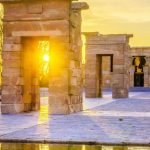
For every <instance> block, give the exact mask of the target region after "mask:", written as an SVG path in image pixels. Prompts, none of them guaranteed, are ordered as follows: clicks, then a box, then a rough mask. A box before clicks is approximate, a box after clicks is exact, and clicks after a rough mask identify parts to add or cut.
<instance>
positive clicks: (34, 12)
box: [0, 0, 87, 114]
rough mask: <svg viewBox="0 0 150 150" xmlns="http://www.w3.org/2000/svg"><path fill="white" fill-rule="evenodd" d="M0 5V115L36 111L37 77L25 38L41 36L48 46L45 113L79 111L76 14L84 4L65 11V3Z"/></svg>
mask: <svg viewBox="0 0 150 150" xmlns="http://www.w3.org/2000/svg"><path fill="white" fill-rule="evenodd" d="M0 2H2V3H3V5H4V9H5V14H4V45H3V52H2V59H3V72H2V113H19V112H23V111H31V110H38V109H39V98H40V97H39V81H38V80H39V79H38V78H39V76H38V74H36V73H34V75H33V72H34V71H33V70H34V69H31V68H32V67H30V66H31V63H30V62H31V60H32V58H33V60H34V54H33V48H32V46H33V44H34V42H32V40H31V42H30V39H34V40H36V41H38V40H42V39H43V37H44V38H46V39H48V40H49V42H50V57H51V60H50V74H49V113H50V114H68V113H71V112H76V111H80V110H82V98H81V85H82V83H81V80H80V72H81V39H80V36H81V34H80V32H81V31H80V27H81V10H82V8H85V6H86V8H87V5H84V4H83V3H81V4H78V5H74V7H73V8H71V1H70V0H61V1H60V0H55V1H53V0H47V1H42V0H38V1H32V0H31V1H16V0H13V1H11V2H10V1H9V2H8V1H7V0H3V1H2V0H1V1H0ZM25 39H27V41H29V42H28V44H26V40H25ZM34 40H33V41H34ZM30 44H31V45H30ZM25 51H26V53H25ZM32 56H33V57H32ZM28 57H29V59H27V58H28ZM25 58H26V59H25ZM33 60H32V62H33ZM34 62H35V63H34V65H36V60H35V61H34Z"/></svg>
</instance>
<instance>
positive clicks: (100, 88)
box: [96, 54, 113, 97]
mask: <svg viewBox="0 0 150 150" xmlns="http://www.w3.org/2000/svg"><path fill="white" fill-rule="evenodd" d="M96 63H97V65H96V66H97V68H96V70H97V81H96V84H97V91H96V93H97V97H103V96H104V95H108V94H112V90H111V88H112V73H113V55H111V54H103V55H97V62H96Z"/></svg>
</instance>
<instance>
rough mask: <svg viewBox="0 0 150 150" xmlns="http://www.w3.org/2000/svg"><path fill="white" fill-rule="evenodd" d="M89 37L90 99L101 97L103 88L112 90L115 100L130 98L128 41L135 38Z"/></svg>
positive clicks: (113, 36) (87, 39)
mask: <svg viewBox="0 0 150 150" xmlns="http://www.w3.org/2000/svg"><path fill="white" fill-rule="evenodd" d="M85 35H86V58H87V60H86V67H85V68H86V69H85V70H86V77H85V84H86V96H87V97H101V93H102V92H101V91H102V89H103V88H106V87H107V88H110V87H112V89H113V98H121V97H122V98H123V97H128V92H127V91H128V84H129V81H128V73H129V72H128V71H127V69H126V68H128V63H126V62H128V58H129V52H128V50H129V45H128V41H129V38H130V37H131V35H100V34H98V33H93V34H90V33H85ZM112 63H113V64H112ZM119 89H123V90H119ZM124 89H125V90H124Z"/></svg>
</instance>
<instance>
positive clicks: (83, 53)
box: [82, 35, 86, 64]
mask: <svg viewBox="0 0 150 150" xmlns="http://www.w3.org/2000/svg"><path fill="white" fill-rule="evenodd" d="M85 50H86V37H85V35H82V64H85V61H86V58H85V54H86V52H85Z"/></svg>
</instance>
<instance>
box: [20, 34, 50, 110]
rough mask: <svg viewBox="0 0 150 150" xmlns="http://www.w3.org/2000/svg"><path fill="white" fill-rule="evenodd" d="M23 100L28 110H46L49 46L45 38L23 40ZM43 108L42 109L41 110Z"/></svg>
mask: <svg viewBox="0 0 150 150" xmlns="http://www.w3.org/2000/svg"><path fill="white" fill-rule="evenodd" d="M23 47H24V53H23V54H22V61H23V66H22V68H23V69H22V72H23V76H24V82H27V83H28V84H25V85H24V94H23V99H24V101H26V103H29V104H31V105H30V107H31V108H28V109H30V110H39V109H40V110H41V109H42V110H45V108H46V109H47V110H48V90H49V89H48V88H49V61H50V55H49V53H50V44H49V40H48V38H46V37H38V38H35V37H26V38H23ZM43 108H44V109H43Z"/></svg>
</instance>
